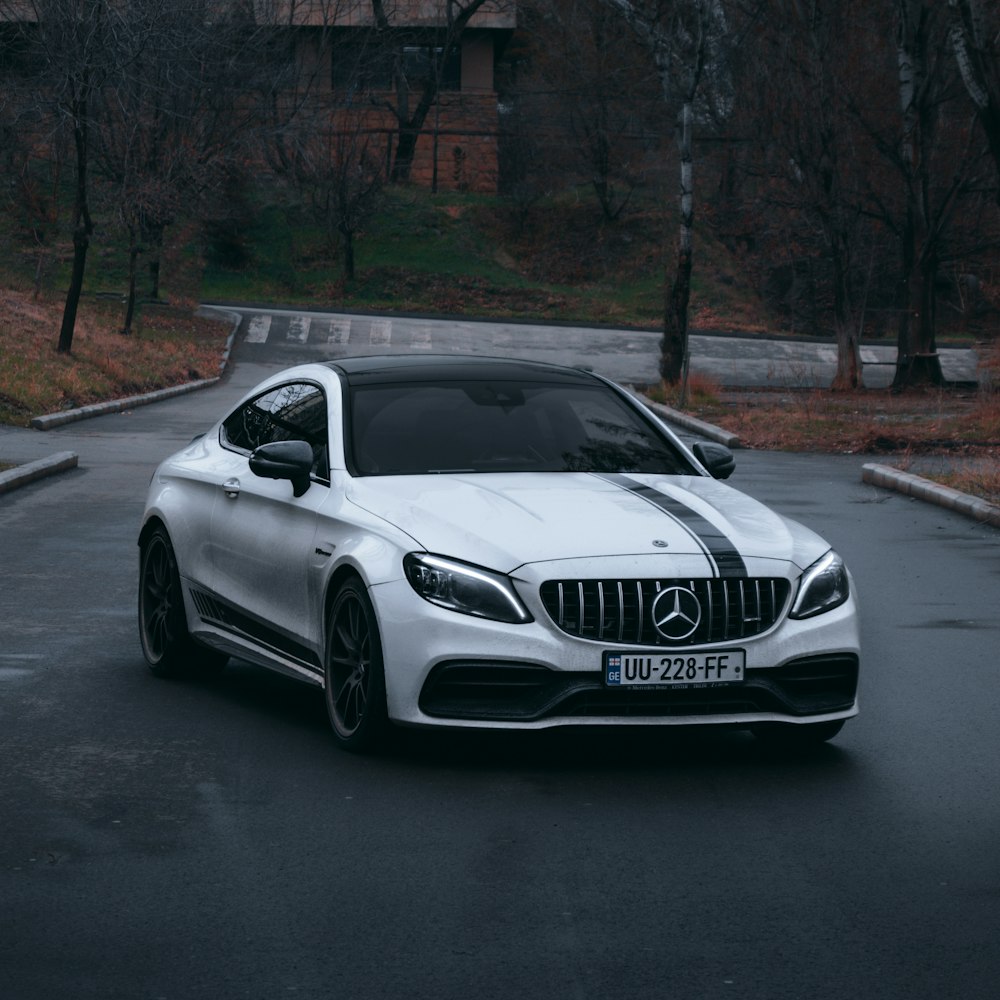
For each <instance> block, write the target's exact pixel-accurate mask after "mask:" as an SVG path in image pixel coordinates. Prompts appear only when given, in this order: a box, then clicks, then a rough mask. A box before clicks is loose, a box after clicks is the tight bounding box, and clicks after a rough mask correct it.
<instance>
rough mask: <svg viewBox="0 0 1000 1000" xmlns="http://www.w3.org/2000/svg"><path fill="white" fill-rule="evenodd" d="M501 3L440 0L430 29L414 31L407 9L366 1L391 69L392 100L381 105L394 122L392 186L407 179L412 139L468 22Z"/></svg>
mask: <svg viewBox="0 0 1000 1000" xmlns="http://www.w3.org/2000/svg"><path fill="white" fill-rule="evenodd" d="M501 2H506V0H440V10H441V16H440V17H439V18H438V19H436V21H435V23H434V24H433V26H430V27H413V26H412V25H411V26H407V24H406V18H407V14H408V7H407V5H405V4H404V5H403V6H402V11H397V10H396V9H395V8H393V7H392V6H387V4H386V0H371V3H372V14H373V17H374V20H375V32H376V37H377V38H378V41H379V44H380V46H381V47H382V48H383V51H384V52H386V53H388V56H389V62H390V66H391V70H390V72H391V76H392V89H393V93H394V99H393V100H392V101H384V102H383V106H384V107H385V108H386V109H387V110H388V111H389V112H390V114H391V115H392V116H393V118H394V119H395V121H396V150H395V154H394V157H393V163H392V169H391V171H390V175H389V179H390V180H391V181H392V182H393V183H398V182H403V181H407V180H409V179H410V171H411V169H412V167H413V159H414V155H415V153H416V148H417V140H418V139H419V138H420V134H421V133H422V132H423V130H424V127H425V125H426V122H427V117H428V115H429V114H430V112H431V109H432V108H433V107H434V106H435V105H436V104H437V102H438V101H439V100H440V96H441V91H442V88H443V86H444V83H445V80H446V72H447V70H448V67H449V66H453V65H455V64H456V63H457V61H458V60H460V58H461V45H462V37H463V35H464V34H465V31H466V28H468V26H469V22H470V21H471V20H472V18H473V17H474V16H475V15H476V14H477V13H478V12H479V11H480V10H482V9H483V8H490V7H494V8H495V7H497V6H498V3H501ZM383 58H384V56H383ZM435 160H436V157H435Z"/></svg>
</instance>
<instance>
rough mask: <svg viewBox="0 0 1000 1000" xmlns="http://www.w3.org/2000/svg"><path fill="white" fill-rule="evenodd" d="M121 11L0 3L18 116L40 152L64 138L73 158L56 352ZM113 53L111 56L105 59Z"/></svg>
mask: <svg viewBox="0 0 1000 1000" xmlns="http://www.w3.org/2000/svg"><path fill="white" fill-rule="evenodd" d="M121 13H122V11H121V8H120V5H117V4H113V3H110V2H108V0H0V18H2V19H3V20H4V21H6V22H9V23H10V24H11V25H13V26H14V28H15V30H16V31H17V40H18V44H19V45H21V46H22V47H23V48H24V50H25V51H26V52H27V53H29V55H28V59H27V61H28V63H29V64H30V65H32V66H33V68H34V73H33V75H32V77H31V78H30V79H26V80H24V81H22V82H23V84H24V87H25V90H26V91H28V92H29V93H30V96H26V100H25V110H26V112H27V113H29V114H30V115H31V117H33V118H34V120H35V122H36V123H37V124H36V130H35V135H36V138H37V141H38V142H39V143H41V144H43V145H44V144H55V143H57V142H58V141H59V133H60V132H63V131H65V132H66V133H68V134H69V135H70V136H71V140H72V146H73V153H74V159H73V163H74V185H73V209H72V221H71V225H72V233H73V267H72V275H71V277H70V284H69V289H68V290H67V293H66V303H65V306H64V309H63V318H62V325H61V327H60V331H59V341H58V346H57V349H58V350H59V351H60V352H67V351H69V350H71V348H72V346H73V332H74V330H75V327H76V314H77V309H78V307H79V302H80V295H81V292H82V290H83V278H84V272H85V269H86V264H87V252H88V250H89V248H90V240H91V237H92V235H93V232H94V224H93V220H92V218H91V213H90V166H91V134H92V129H93V114H94V103H95V101H96V100H97V98H98V96H99V94H100V92H101V88H102V87H103V86H104V83H105V81H106V79H107V77H108V74H109V72H110V71H111V69H112V66H113V59H114V58H116V57H117V58H119V59H125V60H127V59H129V58H130V57H131V55H132V54H131V53H126V52H122V51H121V50H120V49H119V47H118V33H119V28H120V26H121ZM112 53H114V56H113V55H112Z"/></svg>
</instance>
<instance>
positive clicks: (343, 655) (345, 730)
mask: <svg viewBox="0 0 1000 1000" xmlns="http://www.w3.org/2000/svg"><path fill="white" fill-rule="evenodd" d="M324 692H325V698H326V710H327V714H328V715H329V717H330V725H331V726H332V727H333V735H334V739H335V740H336V741H337V743H338V744H339V745H340V746H341V747H342V748H343V749H344V750H350V751H352V752H353V753H366V752H370V751H372V750H375V749H376V748H377V747H378V746H379V745H380V744H381V743H382V742H383V741H384V739H385V736H386V732H387V730H388V728H389V719H388V712H387V710H386V702H385V668H384V664H383V660H382V640H381V638H380V636H379V631H378V621H377V619H376V618H375V609H374V608H373V607H372V602H371V600H370V599H369V597H368V594H367V592H366V590H365V587H364V584H362V582H361V581H360V580H359V579H357V578H352V579H350V580H348V581H347V582H346V583H344V584H343V586H342V587H341V588H340V590H338V591H337V596H336V597H335V598H334V601H333V605H332V607H331V608H330V616H329V620H328V628H327V638H326V666H325V670H324Z"/></svg>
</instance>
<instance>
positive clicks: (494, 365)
mask: <svg viewBox="0 0 1000 1000" xmlns="http://www.w3.org/2000/svg"><path fill="white" fill-rule="evenodd" d="M324 364H326V365H327V367H329V368H332V369H333V370H334V371H336V372H340V373H341V374H343V375H344V376H345V377H346V379H347V381H348V382H349V383H350V384H351V385H359V384H362V383H378V382H400V381H402V382H439V381H453V380H454V381H464V380H466V379H483V378H489V379H500V380H503V381H513V382H592V381H594V377H593V375H591V374H590V373H589V372H586V371H583V370H581V369H579V368H566V367H563V366H562V365H550V364H546V363H545V362H542V361H519V360H516V359H513V358H491V357H485V356H483V355H476V354H382V355H366V356H360V357H354V358H338V359H337V360H335V361H326V362H324Z"/></svg>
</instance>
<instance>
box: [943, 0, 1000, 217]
mask: <svg viewBox="0 0 1000 1000" xmlns="http://www.w3.org/2000/svg"><path fill="white" fill-rule="evenodd" d="M948 7H949V9H950V12H951V26H950V29H949V40H950V42H951V46H952V50H953V51H954V53H955V59H956V61H957V62H958V69H959V72H961V74H962V82H963V83H964V84H965V89H966V91H967V92H968V94H969V97H970V98H971V99H972V103H973V105H974V106H975V108H976V117H977V118H978V119H979V124H980V125H982V127H983V131H984V132H985V133H986V141H987V142H988V143H989V146H990V155H991V156H992V157H993V163H994V166H995V167H996V174H997V187H996V192H995V196H996V202H997V205H1000V66H998V61H1000V25H998V24H997V21H998V20H1000V19H998V18H997V17H996V13H995V8H994V15H993V16H994V21H993V23H992V24H988V23H987V18H986V15H985V14H984V12H983V4H982V2H981V0H948Z"/></svg>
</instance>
